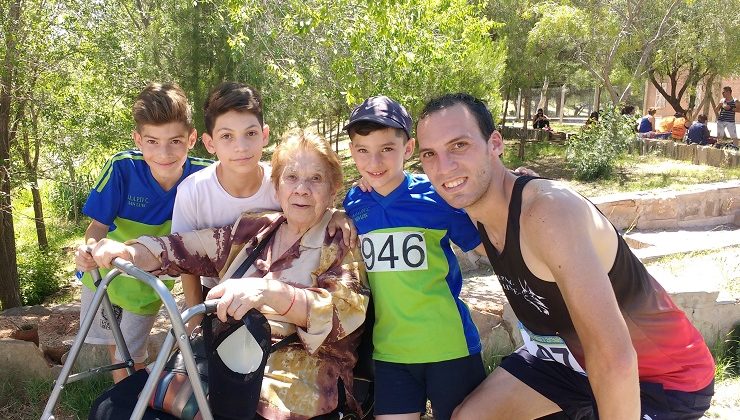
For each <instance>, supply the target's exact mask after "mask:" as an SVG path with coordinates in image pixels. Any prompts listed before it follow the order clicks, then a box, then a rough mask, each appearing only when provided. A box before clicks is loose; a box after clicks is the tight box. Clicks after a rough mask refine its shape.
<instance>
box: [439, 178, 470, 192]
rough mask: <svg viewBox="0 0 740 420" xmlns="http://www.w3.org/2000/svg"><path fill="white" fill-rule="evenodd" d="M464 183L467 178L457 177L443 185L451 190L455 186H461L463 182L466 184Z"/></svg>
mask: <svg viewBox="0 0 740 420" xmlns="http://www.w3.org/2000/svg"><path fill="white" fill-rule="evenodd" d="M464 183H465V178H457V179H455V180H453V181H450V182H445V183H443V184H442V185H443V186H444V187H445V188H446V189H448V190H451V189H453V188H455V187H459V186H460V185H462V184H464Z"/></svg>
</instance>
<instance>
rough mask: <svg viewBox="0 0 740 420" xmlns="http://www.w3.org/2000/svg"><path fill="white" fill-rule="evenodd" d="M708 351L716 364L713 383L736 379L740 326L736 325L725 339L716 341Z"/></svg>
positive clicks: (739, 361)
mask: <svg viewBox="0 0 740 420" xmlns="http://www.w3.org/2000/svg"><path fill="white" fill-rule="evenodd" d="M710 350H711V352H712V356H713V357H714V360H715V364H716V368H715V373H714V379H715V381H717V382H719V381H722V380H725V379H728V378H732V377H738V376H739V375H740V324H736V325H735V326H734V327H733V328H732V330H730V332H729V333H728V334H727V336H726V337H724V338H721V339H718V340H717V341H716V342H715V344H714V346H713V347H712V348H711V349H710Z"/></svg>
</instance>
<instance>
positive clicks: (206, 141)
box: [201, 133, 216, 154]
mask: <svg viewBox="0 0 740 420" xmlns="http://www.w3.org/2000/svg"><path fill="white" fill-rule="evenodd" d="M201 138H202V139H203V146H205V147H206V150H208V153H211V154H215V153H216V148H215V147H214V146H213V137H211V135H210V134H208V133H203V135H202V136H201Z"/></svg>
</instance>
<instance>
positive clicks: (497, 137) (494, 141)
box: [488, 130, 504, 156]
mask: <svg viewBox="0 0 740 420" xmlns="http://www.w3.org/2000/svg"><path fill="white" fill-rule="evenodd" d="M488 149H489V150H490V152H491V154H493V155H494V156H499V155H501V154H502V153H504V138H503V137H501V133H499V132H498V130H493V133H491V137H489V138H488Z"/></svg>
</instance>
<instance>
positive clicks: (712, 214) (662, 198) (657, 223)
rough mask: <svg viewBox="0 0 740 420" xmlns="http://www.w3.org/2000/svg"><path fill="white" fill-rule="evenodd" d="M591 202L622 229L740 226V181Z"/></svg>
mask: <svg viewBox="0 0 740 420" xmlns="http://www.w3.org/2000/svg"><path fill="white" fill-rule="evenodd" d="M715 150H719V149H715ZM591 201H593V203H594V204H596V206H597V207H598V208H599V210H601V211H602V212H603V213H604V214H605V215H606V217H607V218H608V219H609V221H611V222H612V224H614V226H616V228H617V229H619V230H629V229H632V228H638V229H677V228H686V227H694V226H709V225H720V224H725V223H735V224H740V220H738V218H739V217H740V216H739V215H740V180H735V181H728V182H719V183H712V184H701V185H695V186H692V187H690V188H688V189H686V190H683V191H667V190H666V191H660V190H658V191H647V192H630V193H619V194H610V195H606V196H601V197H596V198H593V199H591Z"/></svg>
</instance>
